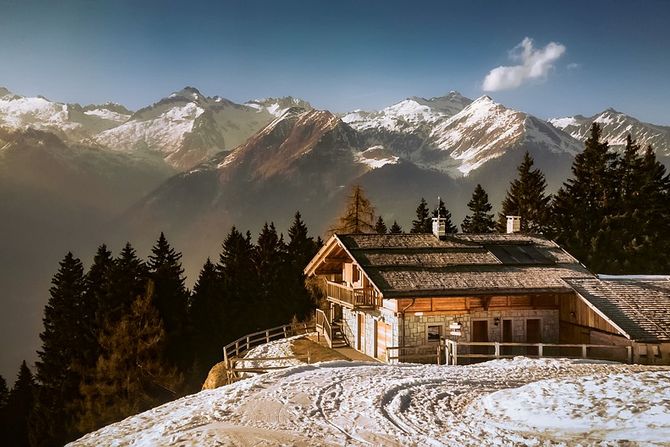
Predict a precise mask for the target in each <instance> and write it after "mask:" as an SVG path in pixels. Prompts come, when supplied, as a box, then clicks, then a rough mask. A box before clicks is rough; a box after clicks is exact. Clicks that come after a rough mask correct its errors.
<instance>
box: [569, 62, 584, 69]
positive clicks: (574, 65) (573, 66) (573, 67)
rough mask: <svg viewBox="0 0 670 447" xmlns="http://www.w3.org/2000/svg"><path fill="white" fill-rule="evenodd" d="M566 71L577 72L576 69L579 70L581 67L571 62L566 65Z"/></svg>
mask: <svg viewBox="0 0 670 447" xmlns="http://www.w3.org/2000/svg"><path fill="white" fill-rule="evenodd" d="M567 68H568V70H577V69H578V68H581V65H579V64H578V63H576V62H571V63H569V64H568V67H567Z"/></svg>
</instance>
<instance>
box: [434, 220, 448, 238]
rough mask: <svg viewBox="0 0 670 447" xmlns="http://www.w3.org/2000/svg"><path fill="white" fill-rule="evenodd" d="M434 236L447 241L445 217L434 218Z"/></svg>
mask: <svg viewBox="0 0 670 447" xmlns="http://www.w3.org/2000/svg"><path fill="white" fill-rule="evenodd" d="M433 234H434V235H435V237H436V238H438V239H446V237H447V219H446V218H445V217H433Z"/></svg>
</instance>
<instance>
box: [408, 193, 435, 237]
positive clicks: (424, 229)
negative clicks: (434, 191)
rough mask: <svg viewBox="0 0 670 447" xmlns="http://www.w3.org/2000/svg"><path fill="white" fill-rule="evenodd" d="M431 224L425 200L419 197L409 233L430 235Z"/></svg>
mask: <svg viewBox="0 0 670 447" xmlns="http://www.w3.org/2000/svg"><path fill="white" fill-rule="evenodd" d="M432 231H433V222H432V220H431V219H430V209H429V208H428V203H426V199H424V198H423V197H421V201H420V202H419V206H417V207H416V219H414V220H413V221H412V228H411V229H410V230H409V232H410V233H432Z"/></svg>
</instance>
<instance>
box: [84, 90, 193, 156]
mask: <svg viewBox="0 0 670 447" xmlns="http://www.w3.org/2000/svg"><path fill="white" fill-rule="evenodd" d="M203 112H204V109H202V108H201V107H198V105H196V104H195V103H192V102H189V103H187V104H185V105H182V106H177V107H173V108H171V109H169V110H167V111H166V112H164V113H161V114H160V115H159V116H157V117H156V118H154V119H149V120H144V121H141V120H132V121H128V122H126V123H125V124H122V125H120V126H117V127H114V128H112V129H109V130H106V131H104V132H101V133H99V134H98V135H97V136H96V140H97V141H98V142H99V143H101V144H104V145H107V146H109V147H110V148H111V149H113V150H121V151H131V150H133V149H134V148H135V146H136V145H137V144H138V142H143V143H144V144H146V146H147V147H149V148H152V149H154V150H157V151H159V152H162V153H171V152H173V151H174V150H175V148H176V147H178V146H179V144H180V143H181V142H182V141H183V139H184V134H186V133H187V132H191V131H192V130H193V125H194V123H195V120H196V119H197V118H198V117H199V116H200V115H201V114H202V113H203Z"/></svg>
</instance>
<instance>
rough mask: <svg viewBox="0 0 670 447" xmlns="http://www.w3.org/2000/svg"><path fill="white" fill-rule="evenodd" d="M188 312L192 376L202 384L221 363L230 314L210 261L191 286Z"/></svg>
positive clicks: (227, 335) (227, 339)
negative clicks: (191, 339) (191, 342)
mask: <svg viewBox="0 0 670 447" xmlns="http://www.w3.org/2000/svg"><path fill="white" fill-rule="evenodd" d="M189 313H190V316H191V322H192V324H193V347H194V351H195V366H194V370H195V371H194V374H195V376H196V377H197V378H198V379H199V381H200V382H201V383H202V382H203V381H204V380H205V377H206V376H207V372H208V371H209V370H210V369H211V367H212V366H214V365H215V364H216V363H217V362H219V361H220V360H221V348H222V347H223V346H224V345H225V344H226V343H228V342H229V341H230V339H229V329H228V326H229V324H230V318H231V315H230V313H229V312H227V310H226V308H225V306H224V302H223V297H222V285H221V280H220V278H219V274H218V272H217V269H216V266H215V265H214V264H213V263H212V262H211V261H210V259H209V258H207V262H205V265H203V267H202V270H201V271H200V275H199V276H198V280H197V281H196V283H195V286H194V287H193V293H192V295H191V304H190V307H189Z"/></svg>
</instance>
